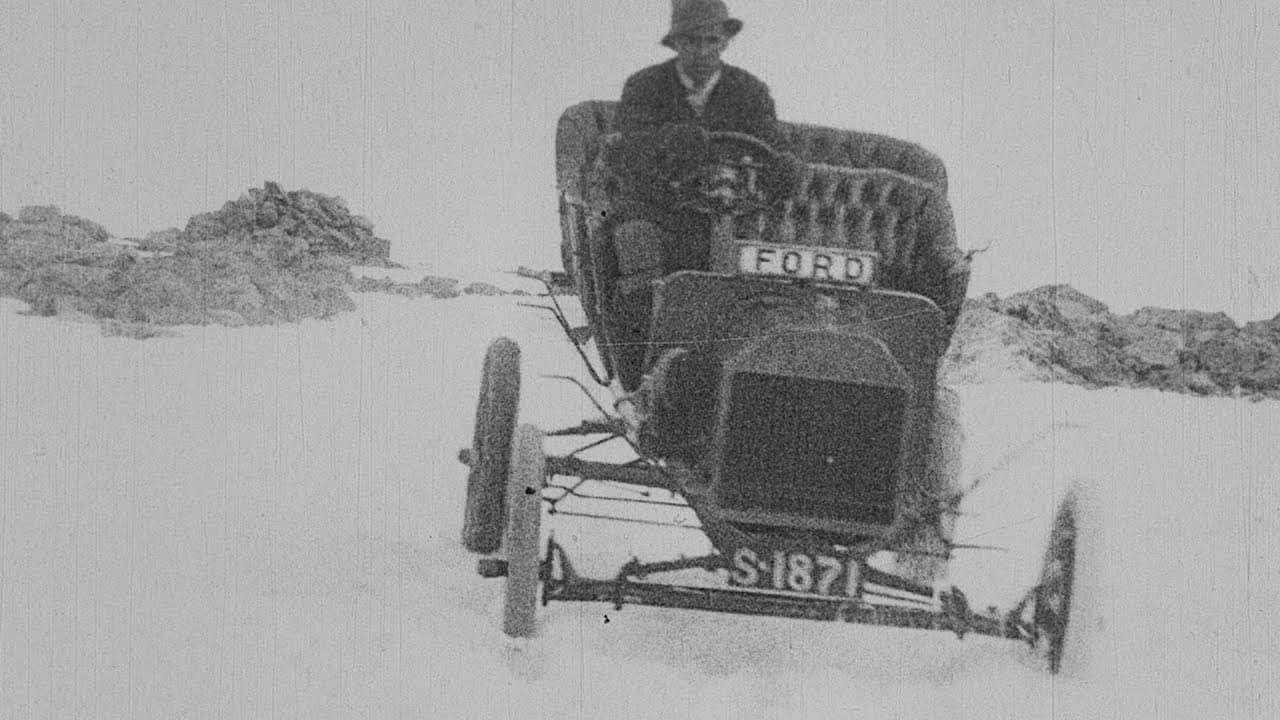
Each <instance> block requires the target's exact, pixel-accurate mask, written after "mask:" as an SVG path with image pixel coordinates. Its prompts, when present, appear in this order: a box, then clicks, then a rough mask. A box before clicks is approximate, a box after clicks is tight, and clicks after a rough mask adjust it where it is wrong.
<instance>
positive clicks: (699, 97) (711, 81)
mask: <svg viewBox="0 0 1280 720" xmlns="http://www.w3.org/2000/svg"><path fill="white" fill-rule="evenodd" d="M676 75H678V76H679V77H680V84H681V85H683V86H684V89H685V90H688V92H687V93H686V94H685V96H684V97H685V99H686V100H688V101H689V105H690V106H691V107H692V108H693V114H694V115H697V116H698V117H702V109H703V108H705V107H706V106H707V98H709V97H711V91H712V90H715V89H716V83H718V82H720V71H719V70H716V71H715V73H714V74H712V76H711V77H709V78H707V82H706V83H705V84H704V85H703V86H702V87H698V86H697V84H695V83H694V82H693V78H691V77H689V76H688V75H686V74H685V72H684V68H682V67H680V63H676Z"/></svg>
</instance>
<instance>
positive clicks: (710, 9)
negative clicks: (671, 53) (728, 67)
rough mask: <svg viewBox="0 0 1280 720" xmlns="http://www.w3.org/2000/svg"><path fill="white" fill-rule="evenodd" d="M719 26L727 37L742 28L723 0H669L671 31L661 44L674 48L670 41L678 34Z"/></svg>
mask: <svg viewBox="0 0 1280 720" xmlns="http://www.w3.org/2000/svg"><path fill="white" fill-rule="evenodd" d="M709 28H719V29H721V30H723V31H724V33H725V34H726V35H728V36H729V37H733V36H734V35H737V34H738V31H739V30H742V21H741V20H738V19H737V18H731V17H729V8H727V7H725V4H724V0H671V32H669V33H667V35H666V37H664V38H662V44H663V45H666V46H667V47H669V48H672V49H675V44H674V43H673V42H672V40H673V39H674V38H676V37H677V36H679V35H686V34H688V33H692V32H697V31H704V30H707V29H709Z"/></svg>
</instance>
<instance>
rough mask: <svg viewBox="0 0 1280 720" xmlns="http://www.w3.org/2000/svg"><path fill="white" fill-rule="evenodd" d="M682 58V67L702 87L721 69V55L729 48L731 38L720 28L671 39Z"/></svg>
mask: <svg viewBox="0 0 1280 720" xmlns="http://www.w3.org/2000/svg"><path fill="white" fill-rule="evenodd" d="M671 44H672V45H675V46H676V55H677V56H678V57H679V58H680V67H681V68H682V69H684V71H685V73H686V74H687V75H688V76H689V77H690V78H691V79H692V80H693V81H694V82H696V83H698V84H699V85H701V84H702V83H705V82H706V81H707V80H709V79H711V76H712V75H714V74H715V72H716V71H717V70H719V69H720V53H722V52H724V49H725V48H726V47H728V46H729V37H728V36H727V35H725V33H724V30H722V29H720V28H710V29H707V30H700V31H698V32H694V33H688V34H686V35H678V36H676V37H674V38H672V39H671Z"/></svg>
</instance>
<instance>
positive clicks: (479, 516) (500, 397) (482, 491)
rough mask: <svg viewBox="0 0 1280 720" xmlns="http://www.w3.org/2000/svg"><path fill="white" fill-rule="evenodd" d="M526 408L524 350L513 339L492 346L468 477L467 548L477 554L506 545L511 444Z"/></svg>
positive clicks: (464, 536) (486, 361) (487, 355)
mask: <svg viewBox="0 0 1280 720" xmlns="http://www.w3.org/2000/svg"><path fill="white" fill-rule="evenodd" d="M519 405H520V346H518V345H516V343H515V342H514V341H512V340H508V339H507V338H498V339H497V340H494V341H493V342H492V343H490V344H489V349H488V350H487V351H486V352H485V356H484V370H483V373H482V374H481V376H480V402H479V405H478V406H477V407H476V422H475V433H474V435H473V436H472V441H471V457H470V465H471V471H470V472H469V473H468V474H467V502H466V514H465V516H464V517H463V522H462V544H463V546H464V547H466V548H467V549H468V550H470V551H471V552H475V553H491V552H494V551H496V550H497V549H498V548H499V547H500V546H501V544H502V531H503V528H504V526H505V525H506V494H507V475H508V472H509V468H510V464H511V440H512V435H513V433H514V432H515V427H516V417H517V414H518V412H519Z"/></svg>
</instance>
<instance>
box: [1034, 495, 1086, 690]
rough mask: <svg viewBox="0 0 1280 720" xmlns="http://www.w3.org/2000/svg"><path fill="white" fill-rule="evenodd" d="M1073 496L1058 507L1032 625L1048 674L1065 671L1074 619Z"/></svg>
mask: <svg viewBox="0 0 1280 720" xmlns="http://www.w3.org/2000/svg"><path fill="white" fill-rule="evenodd" d="M1076 506H1077V503H1076V499H1075V496H1074V495H1068V496H1067V497H1066V498H1065V499H1064V500H1063V501H1062V504H1061V505H1060V506H1059V507H1058V513H1057V515H1056V516H1055V517H1054V521H1053V529H1052V530H1051V531H1050V533H1049V546H1048V547H1047V548H1046V549H1045V555H1044V565H1043V567H1042V568H1041V571H1040V582H1039V584H1037V586H1036V589H1035V592H1034V598H1035V609H1034V611H1033V613H1032V626H1033V627H1034V628H1035V636H1036V637H1035V640H1036V647H1037V648H1038V649H1040V651H1041V652H1042V653H1043V655H1044V657H1045V660H1046V662H1047V663H1048V666H1049V672H1051V673H1057V672H1058V671H1059V670H1061V669H1062V653H1063V648H1064V647H1065V646H1066V640H1067V622H1068V620H1069V619H1070V617H1071V593H1072V589H1073V587H1074V584H1075V570H1076V567H1075V563H1076V534H1077V530H1076V516H1077V507H1076Z"/></svg>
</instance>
